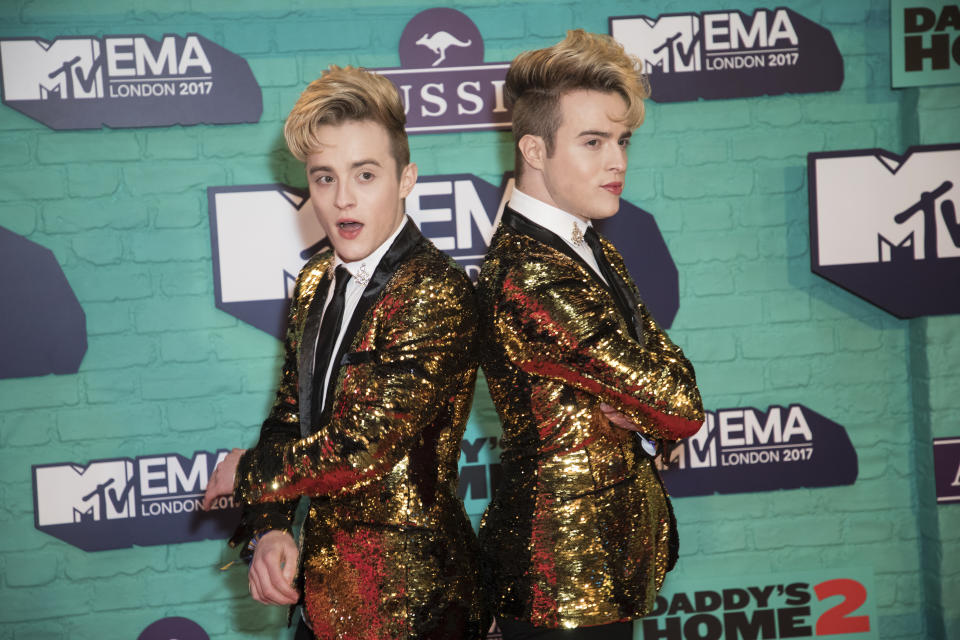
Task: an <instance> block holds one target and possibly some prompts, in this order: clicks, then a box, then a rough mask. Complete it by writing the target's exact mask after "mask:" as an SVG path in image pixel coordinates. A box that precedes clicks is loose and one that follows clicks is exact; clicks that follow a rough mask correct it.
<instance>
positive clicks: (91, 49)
mask: <svg viewBox="0 0 960 640" xmlns="http://www.w3.org/2000/svg"><path fill="white" fill-rule="evenodd" d="M99 58H100V42H99V41H98V40H97V39H95V38H64V39H61V40H55V41H54V42H52V43H50V42H46V41H44V40H39V39H37V40H2V41H0V65H2V72H3V95H4V98H5V99H6V100H7V101H13V100H51V99H60V100H67V99H72V98H100V97H103V78H102V77H101V74H100V73H99V71H100V66H99V62H98V60H99Z"/></svg>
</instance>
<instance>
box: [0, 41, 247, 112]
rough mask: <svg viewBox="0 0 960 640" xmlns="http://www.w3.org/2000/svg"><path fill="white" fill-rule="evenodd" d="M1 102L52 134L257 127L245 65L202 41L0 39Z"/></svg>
mask: <svg viewBox="0 0 960 640" xmlns="http://www.w3.org/2000/svg"><path fill="white" fill-rule="evenodd" d="M0 66H2V75H3V102H4V104H6V105H7V106H8V107H11V108H12V109H16V110H17V111H19V112H21V113H23V114H24V115H27V116H29V117H31V118H33V119H34V120H37V121H38V122H41V123H43V124H45V125H47V126H48V127H50V128H51V129H98V128H100V127H102V126H108V127H114V128H125V127H161V126H168V125H174V124H181V125H192V124H230V123H239V122H257V121H259V120H260V115H261V113H262V111H263V100H262V97H261V93H260V86H259V85H258V84H257V82H256V80H255V79H254V77H253V73H252V72H251V71H250V66H249V65H248V64H247V62H246V61H245V60H244V59H243V58H241V57H239V56H237V55H236V54H234V53H231V52H230V51H227V50H226V49H224V48H223V47H221V46H219V45H217V44H214V43H213V42H211V41H210V40H208V39H206V38H205V37H203V36H201V35H198V34H195V33H191V34H188V35H187V36H185V37H184V36H177V35H167V36H164V37H163V39H162V40H161V41H159V42H158V41H156V40H153V39H152V38H148V37H146V36H144V35H122V36H121V35H108V36H103V37H102V38H95V37H63V38H57V39H55V40H53V41H47V40H43V39H40V38H15V39H4V40H0Z"/></svg>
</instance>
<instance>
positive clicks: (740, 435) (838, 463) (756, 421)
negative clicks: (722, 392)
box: [657, 404, 858, 497]
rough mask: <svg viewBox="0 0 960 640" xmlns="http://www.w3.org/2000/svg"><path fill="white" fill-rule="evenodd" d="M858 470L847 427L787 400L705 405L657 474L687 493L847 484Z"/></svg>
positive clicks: (674, 492) (671, 487)
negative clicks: (759, 405) (761, 405)
mask: <svg viewBox="0 0 960 640" xmlns="http://www.w3.org/2000/svg"><path fill="white" fill-rule="evenodd" d="M657 462H658V466H659V467H660V468H661V469H662V468H663V466H662V462H661V461H660V460H658V461H657ZM857 473H858V463H857V453H856V451H855V450H854V448H853V444H851V442H850V437H849V436H848V435H847V432H846V430H845V429H844V428H843V427H842V426H840V425H839V424H837V423H836V422H833V421H832V420H829V419H828V418H825V417H824V416H822V415H820V414H819V413H817V412H816V411H813V410H811V409H808V408H806V407H804V406H803V405H799V404H793V405H790V406H789V407H782V406H777V405H774V406H771V407H770V408H769V409H768V410H767V411H766V412H764V411H761V410H759V409H753V408H749V407H745V408H738V409H719V410H717V411H708V412H707V416H706V420H705V421H704V424H703V427H701V428H700V431H698V432H697V434H696V435H694V436H692V437H690V438H687V439H686V440H683V441H681V443H680V444H679V445H678V446H677V447H675V448H674V449H673V450H672V451H671V453H670V466H669V467H668V468H666V469H665V470H664V471H663V481H664V483H665V484H666V487H667V489H668V490H669V492H670V494H671V495H673V496H677V497H686V496H701V495H710V494H713V493H752V492H755V491H777V490H779V489H796V488H799V487H832V486H838V485H846V484H853V483H854V482H855V481H856V479H857Z"/></svg>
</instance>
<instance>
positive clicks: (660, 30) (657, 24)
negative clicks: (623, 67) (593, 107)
mask: <svg viewBox="0 0 960 640" xmlns="http://www.w3.org/2000/svg"><path fill="white" fill-rule="evenodd" d="M610 33H611V35H613V37H614V39H615V40H616V41H617V42H619V43H620V44H622V45H623V47H624V49H625V50H626V51H627V53H630V54H632V55H635V56H637V57H638V58H640V59H641V60H643V70H644V71H645V72H647V73H650V72H652V71H657V72H662V73H670V72H674V71H677V72H684V71H699V70H700V43H699V39H700V20H699V19H698V17H697V16H696V15H695V14H684V15H678V16H662V17H660V18H658V19H657V20H656V21H654V20H652V19H650V18H648V17H646V16H638V17H636V18H623V19H619V20H612V21H611V32H610Z"/></svg>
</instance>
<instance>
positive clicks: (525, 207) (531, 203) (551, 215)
mask: <svg viewBox="0 0 960 640" xmlns="http://www.w3.org/2000/svg"><path fill="white" fill-rule="evenodd" d="M510 208H511V209H513V210H514V211H516V212H517V213H519V214H520V215H522V216H523V217H524V218H526V219H527V220H529V221H530V222H535V223H536V224H538V225H540V226H541V227H543V228H544V229H547V230H549V231H552V232H553V233H555V234H557V235H558V236H560V239H562V240H563V241H564V242H566V243H567V245H568V246H569V247H570V248H571V249H573V250H574V251H575V252H576V253H577V255H578V256H580V257H581V258H583V261H584V262H586V263H587V264H588V265H590V268H591V269H593V271H594V273H596V274H597V275H598V276H599V277H600V280H601V281H603V282H604V283H606V284H607V285H608V286H609V284H610V283H609V282H607V279H606V278H604V277H603V274H602V273H600V265H598V264H597V258H596V256H594V255H593V251H592V250H591V249H590V246H589V245H588V244H587V243H586V242H584V241H583V240H581V241H580V242H579V243H577V242H574V239H573V238H574V235H575V234H574V227H576V229H577V232H578V235H579V237H580V238H583V234H584V233H586V231H587V228H588V227H591V226H593V225H592V224H591V222H590V221H587V222H584V221H583V220H581V219H580V218H578V217H577V216H575V215H573V214H572V213H567V212H566V211H564V210H563V209H558V208H557V207H554V206H553V205H549V204H547V203H546V202H543V201H542V200H537V199H536V198H534V197H533V196H528V195H527V194H525V193H524V192H522V191H520V190H519V189H517V188H516V187H514V188H513V194H511V196H510ZM634 433H636V434H637V437H638V438H640V445H641V446H642V447H643V449H644V451H646V452H647V453H648V454H650V455H651V456H655V455H656V453H657V446H656V444H655V443H654V442H653V440H650V439H649V438H647V437H645V436H644V435H643V434H641V433H639V432H637V431H634Z"/></svg>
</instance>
